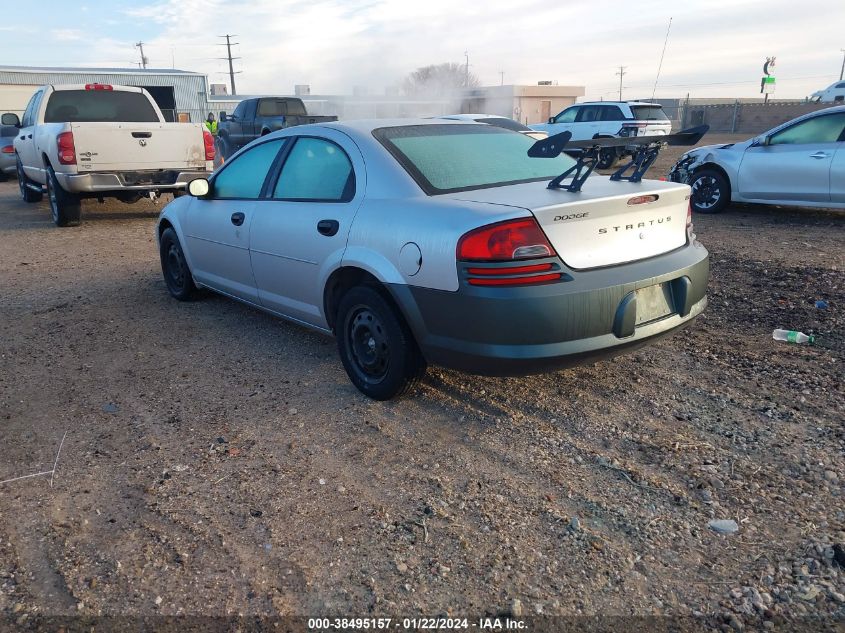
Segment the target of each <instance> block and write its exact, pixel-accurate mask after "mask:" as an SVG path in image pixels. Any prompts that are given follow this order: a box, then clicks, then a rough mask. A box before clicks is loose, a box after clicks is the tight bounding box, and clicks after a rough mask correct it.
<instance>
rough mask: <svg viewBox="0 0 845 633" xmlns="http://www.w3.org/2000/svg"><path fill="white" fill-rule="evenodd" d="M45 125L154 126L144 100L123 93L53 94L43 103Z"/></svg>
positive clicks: (154, 118)
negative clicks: (131, 124)
mask: <svg viewBox="0 0 845 633" xmlns="http://www.w3.org/2000/svg"><path fill="white" fill-rule="evenodd" d="M44 122H45V123H122V122H127V123H158V122H159V120H158V115H157V114H156V111H155V108H153V105H152V103H150V100H149V99H147V96H146V95H144V94H141V93H140V92H126V91H123V90H57V91H56V92H54V93H53V94H51V95H50V100H49V101H47V111H46V112H45V113H44Z"/></svg>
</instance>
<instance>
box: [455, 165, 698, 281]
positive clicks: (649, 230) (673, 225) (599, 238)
mask: <svg viewBox="0 0 845 633" xmlns="http://www.w3.org/2000/svg"><path fill="white" fill-rule="evenodd" d="M546 184H547V183H545V182H533V183H523V184H518V185H509V186H504V187H491V188H488V189H479V190H474V191H464V192H460V193H453V194H447V195H448V197H450V198H453V199H455V200H467V201H473V202H487V203H490V204H500V205H507V206H514V207H520V208H524V209H527V210H528V211H530V212H531V213H532V214H533V215H534V217H535V218H536V219H537V221H538V222H539V224H540V226H541V227H542V229H543V231H544V232H545V233H546V236H547V237H548V238H549V241H550V242H551V244H552V246H554V248H555V250H556V251H557V253H558V255H559V256H560V258H561V259H562V260H563V261H564V262H565V263H566V265H567V266H570V267H571V268H574V269H587V268H598V267H602V266H612V265H614V264H622V263H625V262H631V261H635V260H639V259H645V258H648V257H654V256H655V255H660V254H662V253H666V252H669V251H671V250H674V249H676V248H679V247H681V246H683V245H684V244H686V241H687V232H686V218H687V208H688V204H689V187H688V186H686V185H679V184H677V183H670V182H662V181H653V180H652V181H643V182H639V183H628V182H614V181H611V180H610V179H609V178H607V177H605V176H593V177H591V178H589V179H588V180H587V182H586V183H585V184H584V188H583V189H582V190H581V191H580V192H577V193H570V192H568V191H565V190H561V189H548V188H547V186H546Z"/></svg>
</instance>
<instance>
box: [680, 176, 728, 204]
mask: <svg viewBox="0 0 845 633" xmlns="http://www.w3.org/2000/svg"><path fill="white" fill-rule="evenodd" d="M690 187H692V197H691V198H690V207H692V210H693V211H695V212H696V213H719V212H720V211H722V210H723V209H724V208H725V207H726V206H728V202H730V200H731V186H730V185H729V184H728V181H727V179H726V178H725V177H724V176H723V175H722V174H721V173H720V172H718V171H716V170H715V169H702V170H700V171H697V172H695V174H693V176H692V178H691V179H690Z"/></svg>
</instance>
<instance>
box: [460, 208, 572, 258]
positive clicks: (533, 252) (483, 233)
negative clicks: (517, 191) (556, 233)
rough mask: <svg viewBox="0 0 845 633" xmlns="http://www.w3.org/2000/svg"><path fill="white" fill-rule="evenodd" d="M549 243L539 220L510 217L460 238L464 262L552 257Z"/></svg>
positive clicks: (552, 251)
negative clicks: (538, 222) (510, 218)
mask: <svg viewBox="0 0 845 633" xmlns="http://www.w3.org/2000/svg"><path fill="white" fill-rule="evenodd" d="M555 254H556V253H555V249H554V248H552V245H551V244H550V243H549V240H548V239H547V238H546V236H545V234H544V233H543V231H542V229H540V225H539V224H537V220H535V219H534V218H526V219H522V220H508V221H506V222H499V223H498V224H491V225H489V226H483V227H481V228H480V229H475V230H474V231H470V232H469V233H467V234H466V235H464V236H463V237H461V239H460V240H459V241H458V252H457V256H458V259H459V260H461V261H475V262H499V261H512V260H518V259H534V258H537V257H553V256H554V255H555Z"/></svg>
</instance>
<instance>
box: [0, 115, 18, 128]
mask: <svg viewBox="0 0 845 633" xmlns="http://www.w3.org/2000/svg"><path fill="white" fill-rule="evenodd" d="M0 124H2V125H12V126H14V127H20V126H21V120H20V119H19V118H18V115H17V114H15V113H14V112H6V113H5V114H3V116H2V117H0Z"/></svg>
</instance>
